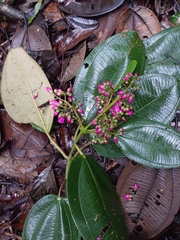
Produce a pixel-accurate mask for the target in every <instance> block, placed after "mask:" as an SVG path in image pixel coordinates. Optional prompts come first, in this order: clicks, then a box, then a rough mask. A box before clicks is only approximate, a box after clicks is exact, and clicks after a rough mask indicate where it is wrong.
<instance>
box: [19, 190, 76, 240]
mask: <svg viewBox="0 0 180 240" xmlns="http://www.w3.org/2000/svg"><path fill="white" fill-rule="evenodd" d="M22 238H23V240H35V239H36V240H44V239H48V240H57V239H61V240H75V239H77V240H78V239H80V236H79V233H78V231H77V228H76V226H75V224H74V221H73V219H72V216H71V212H70V209H69V203H68V200H67V199H66V198H59V197H58V196H56V195H53V194H50V195H47V196H45V197H43V198H41V199H40V200H39V201H38V202H37V203H36V204H35V205H34V206H33V208H32V209H31V210H30V212H29V214H28V217H27V218H26V221H25V224H24V229H23V237H22Z"/></svg>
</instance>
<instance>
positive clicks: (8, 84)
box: [1, 48, 54, 132]
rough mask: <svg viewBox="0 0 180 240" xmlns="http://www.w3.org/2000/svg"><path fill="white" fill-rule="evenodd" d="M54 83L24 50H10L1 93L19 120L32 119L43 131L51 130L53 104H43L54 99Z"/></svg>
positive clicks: (15, 119) (11, 113) (15, 118)
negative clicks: (47, 89) (52, 83)
mask: <svg viewBox="0 0 180 240" xmlns="http://www.w3.org/2000/svg"><path fill="white" fill-rule="evenodd" d="M46 87H49V88H50V87H51V85H50V83H49V81H48V79H47V78H46V75H45V74H44V72H43V70H42V69H41V68H40V66H39V65H38V64H37V63H36V62H35V61H34V60H33V59H32V58H31V57H30V56H29V55H28V54H27V53H26V52H25V51H24V50H23V48H12V49H10V50H9V52H8V56H7V58H6V60H5V63H4V67H3V72H2V84H1V95H2V100H3V104H4V107H5V108H6V111H7V112H8V114H9V115H10V116H11V118H12V119H13V120H14V121H16V122H18V123H33V124H34V125H37V126H38V127H39V128H40V129H41V130H42V131H43V130H44V131H45V132H49V131H50V129H51V126H52V122H53V117H54V112H53V110H52V108H51V106H49V105H47V106H45V107H43V109H42V113H41V112H40V109H39V108H38V107H39V106H40V105H42V104H44V103H45V102H47V101H48V99H53V93H50V92H47V91H46Z"/></svg>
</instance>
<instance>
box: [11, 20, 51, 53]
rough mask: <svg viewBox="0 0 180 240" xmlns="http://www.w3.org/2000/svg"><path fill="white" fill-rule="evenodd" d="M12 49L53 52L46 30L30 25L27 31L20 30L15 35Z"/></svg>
mask: <svg viewBox="0 0 180 240" xmlns="http://www.w3.org/2000/svg"><path fill="white" fill-rule="evenodd" d="M11 47H12V48H17V47H22V48H24V49H25V50H32V51H42V50H51V49H52V47H51V43H50V41H49V38H48V37H47V35H46V34H45V32H44V30H43V29H42V28H41V27H39V26H37V25H30V26H29V27H28V28H27V30H26V29H25V28H19V30H18V31H17V32H16V33H15V34H14V36H13V39H12V42H11Z"/></svg>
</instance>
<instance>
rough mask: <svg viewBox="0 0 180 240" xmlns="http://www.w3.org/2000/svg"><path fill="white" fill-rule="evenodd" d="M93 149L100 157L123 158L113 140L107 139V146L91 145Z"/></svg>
mask: <svg viewBox="0 0 180 240" xmlns="http://www.w3.org/2000/svg"><path fill="white" fill-rule="evenodd" d="M93 148H94V149H95V150H96V152H98V153H99V154H100V155H101V156H104V157H108V158H120V157H124V153H123V152H122V151H121V149H120V148H118V147H117V146H116V144H115V143H114V141H113V139H109V141H108V145H107V144H98V143H97V144H93Z"/></svg>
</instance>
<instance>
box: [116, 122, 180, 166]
mask: <svg viewBox="0 0 180 240" xmlns="http://www.w3.org/2000/svg"><path fill="white" fill-rule="evenodd" d="M120 127H123V128H124V135H123V136H117V138H118V143H117V146H118V147H120V149H121V150H122V152H123V153H124V154H125V155H126V156H127V157H128V158H130V159H132V160H134V161H135V162H138V163H141V164H142V165H145V166H150V167H155V168H175V167H179V166H180V134H179V133H178V132H177V131H175V130H173V129H172V128H171V127H169V126H167V125H164V124H162V123H159V122H155V121H150V120H149V121H148V120H132V121H127V123H123V124H121V126H120Z"/></svg>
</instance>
